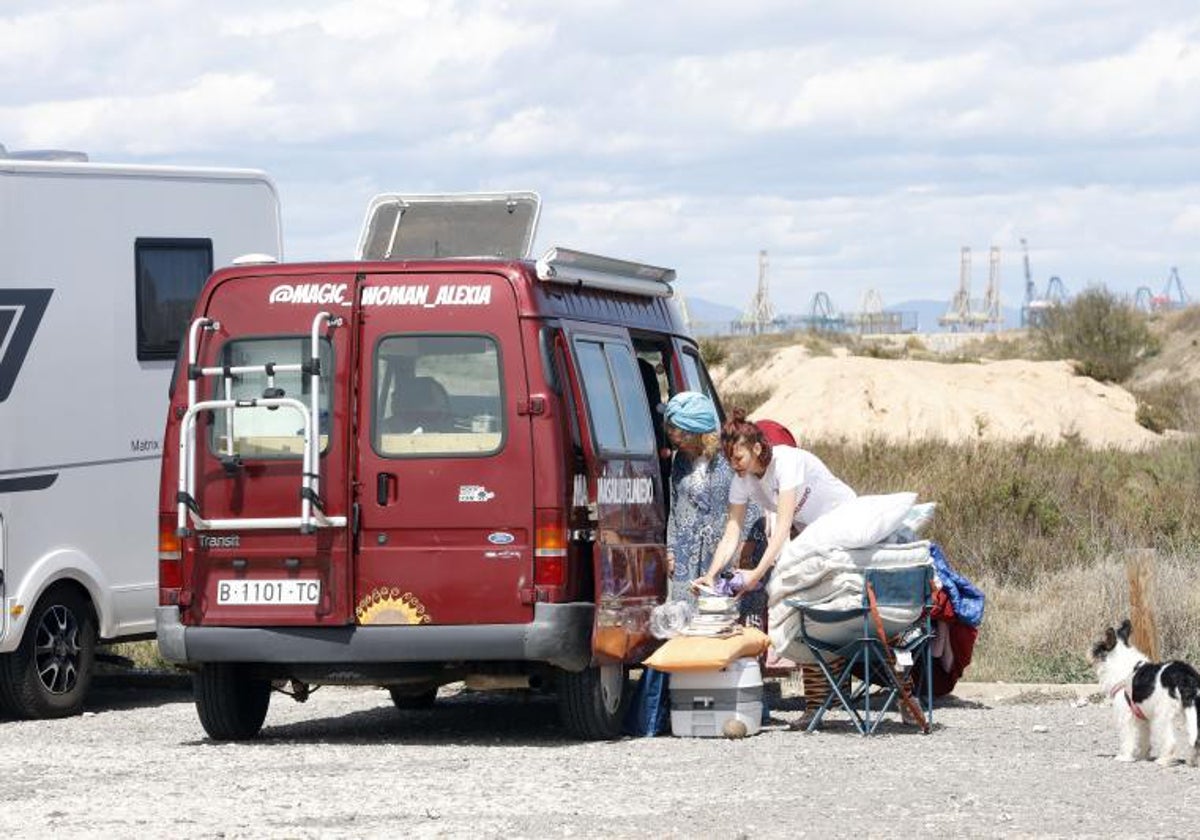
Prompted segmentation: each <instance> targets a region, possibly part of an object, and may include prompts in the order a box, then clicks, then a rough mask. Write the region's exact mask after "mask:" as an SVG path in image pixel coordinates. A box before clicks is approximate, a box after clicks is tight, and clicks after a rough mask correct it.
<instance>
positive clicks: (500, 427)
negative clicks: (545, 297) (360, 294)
mask: <svg viewBox="0 0 1200 840" xmlns="http://www.w3.org/2000/svg"><path fill="white" fill-rule="evenodd" d="M374 367H375V382H374V387H373V394H374V410H373V422H374V434H373V438H374V446H375V451H376V452H378V453H379V454H380V455H384V456H411V455H416V456H420V455H438V456H446V455H487V454H491V453H493V452H496V451H498V450H499V449H500V445H501V442H502V441H503V439H504V412H503V410H502V409H503V405H504V403H503V400H502V387H501V384H502V383H501V377H500V349H499V347H498V346H497V344H496V341H495V339H493V338H492V337H491V336H487V335H396V336H388V337H387V338H384V339H383V340H382V341H380V342H379V343H378V345H376V348H375V366H374Z"/></svg>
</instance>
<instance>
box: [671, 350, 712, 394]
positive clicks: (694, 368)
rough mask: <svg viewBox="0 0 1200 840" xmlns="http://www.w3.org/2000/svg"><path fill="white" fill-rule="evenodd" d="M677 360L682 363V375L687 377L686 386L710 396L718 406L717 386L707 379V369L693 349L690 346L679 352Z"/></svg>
mask: <svg viewBox="0 0 1200 840" xmlns="http://www.w3.org/2000/svg"><path fill="white" fill-rule="evenodd" d="M679 361H680V364H682V365H683V375H684V376H685V377H687V387H688V388H689V389H691V390H693V391H700V392H702V393H704V394H706V395H707V396H709V397H712V399H713V401H714V402H715V403H716V404H717V405H718V406H720V405H721V401H720V400H719V399H717V388H716V386H715V385H713V383H712V380H711V379H709V377H708V371H707V370H706V369H705V367H704V363H703V362H701V361H700V357H699V356H698V355H696V353H695V351H693V350H692V349H691V348H688V349H686V350H684V351H683V352H682V353H680V354H679Z"/></svg>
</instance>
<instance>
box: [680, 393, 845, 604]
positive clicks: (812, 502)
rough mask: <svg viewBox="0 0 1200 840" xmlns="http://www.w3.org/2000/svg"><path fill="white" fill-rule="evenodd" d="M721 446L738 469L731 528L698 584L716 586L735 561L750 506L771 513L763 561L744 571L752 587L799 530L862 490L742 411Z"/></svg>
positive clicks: (731, 498) (733, 415) (735, 411)
mask: <svg viewBox="0 0 1200 840" xmlns="http://www.w3.org/2000/svg"><path fill="white" fill-rule="evenodd" d="M721 444H722V446H723V447H724V449H725V456H726V457H727V458H728V459H729V463H730V466H732V467H733V471H734V479H733V483H732V484H731V485H730V487H729V508H728V510H727V511H726V516H725V530H724V533H723V534H722V535H721V540H720V542H719V543H717V548H716V550H715V551H714V552H713V560H712V564H711V565H710V566H709V568H708V572H707V574H705V575H703V576H702V577H698V578H696V579H695V580H694V581H692V583H693V585H694V586H706V587H709V588H712V587H713V585H714V583H715V580H716V577H717V575H718V574H720V572H721V570H722V569H723V568H725V567H726V566H727V565H729V563H730V562H731V561H732V560H733V559H734V556H735V554H736V552H737V551H738V548H739V546H740V544H741V527H740V523H741V522H742V520H743V519H744V518H745V514H746V506H747V505H748V504H749V503H750V502H756V503H758V505H759V506H761V507H762V508H763V510H764V511H765V512H766V514H767V525H768V540H767V547H766V550H765V551H763V554H762V558H761V559H760V560H759V561H758V563H757V565H755V567H754V568H753V569H751V570H748V571H746V572H744V573H743V581H744V583H745V588H746V589H747V590H750V589H754V588H755V587H757V586H758V584H759V583H760V582H761V581H762V580H763V578H765V577H766V575H767V573H768V572H769V571H770V570H771V567H772V566H774V565H775V561H776V560H777V559H779V554H780V552H782V551H783V547H784V545H786V544H787V542H788V540H789V539H791V537H792V531H793V528H795V529H797V530H798V529H803V528H804V526H805V525H807V524H809V523H810V522H812V521H813V520H815V519H816V518H817V517H819V516H821V515H822V514H825V513H828V512H829V511H831V510H833V509H834V508H835V507H837V506H838V505H840V504H841V503H842V502H844V501H846V500H847V499H853V498H854V497H855V495H856V494H855V492H854V491H853V490H851V489H850V487H849V486H848V485H847V484H846V483H845V482H844V481H842V480H841V479H839V478H838V477H837V476H835V475H834V474H833V473H832V472H830V470H829V467H827V466H825V463H824V462H823V461H822V460H821V459H820V458H818V457H817V456H816V455H814V454H812V453H811V452H808V451H806V450H804V449H797V448H795V447H793V446H784V445H776V446H772V445H771V444H770V443H768V442H767V439H766V436H765V435H764V434H763V432H762V430H761V429H760V428H759V427H758V426H756V425H755V424H754V423H751V422H750V421H748V420H746V413H745V412H744V411H742V410H741V409H736V408H735V409H733V411H731V412H730V420H729V421H728V422H726V424H725V427H724V428H723V429H722V430H721Z"/></svg>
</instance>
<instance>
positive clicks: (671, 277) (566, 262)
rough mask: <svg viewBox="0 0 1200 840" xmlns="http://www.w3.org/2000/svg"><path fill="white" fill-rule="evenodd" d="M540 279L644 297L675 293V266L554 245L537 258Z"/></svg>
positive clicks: (667, 295) (668, 295) (669, 295)
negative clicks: (655, 264)
mask: <svg viewBox="0 0 1200 840" xmlns="http://www.w3.org/2000/svg"><path fill="white" fill-rule="evenodd" d="M537 276H538V279H539V280H545V281H546V282H549V283H563V284H567V285H573V286H582V287H583V288H589V289H607V290H608V291H612V292H624V293H626V294H630V295H641V296H643V297H671V295H673V294H674V292H673V290H672V289H671V283H673V282H674V281H675V269H673V268H660V267H659V266H653V265H645V264H643V263H636V262H629V261H627V260H618V259H615V258H613V257H602V256H600V255H599V254H588V253H585V252H583V251H573V250H571V249H569V248H559V247H554V248H551V249H550V250H548V251H546V253H544V254H542V256H541V257H539V258H538V261H537Z"/></svg>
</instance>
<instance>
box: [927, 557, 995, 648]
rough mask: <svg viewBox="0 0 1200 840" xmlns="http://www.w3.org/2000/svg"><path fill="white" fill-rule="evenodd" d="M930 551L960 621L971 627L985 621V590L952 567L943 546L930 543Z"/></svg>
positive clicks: (934, 566)
mask: <svg viewBox="0 0 1200 840" xmlns="http://www.w3.org/2000/svg"><path fill="white" fill-rule="evenodd" d="M929 553H930V555H931V556H932V557H933V568H934V569H935V570H936V571H937V576H938V580H940V581H941V582H942V586H944V587H945V588H946V595H947V596H949V598H950V606H952V607H954V614H955V615H956V616H958V619H959V621H961V622H962V623H963V624H967V625H970V626H971V627H978V626H979V625H980V623H982V622H983V602H984V597H983V592H981V591H980V590H979V588H978V587H977V586H975V584H973V583H971V581H969V580H967V579H966V578H965V577H963V576H962V575H960V574H959V573H958V572H956V571H954V569H952V568H950V563H949V561H948V560H946V555H945V554H943V553H942V547H941V546H940V545H938V544H937V543H930V545H929Z"/></svg>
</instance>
